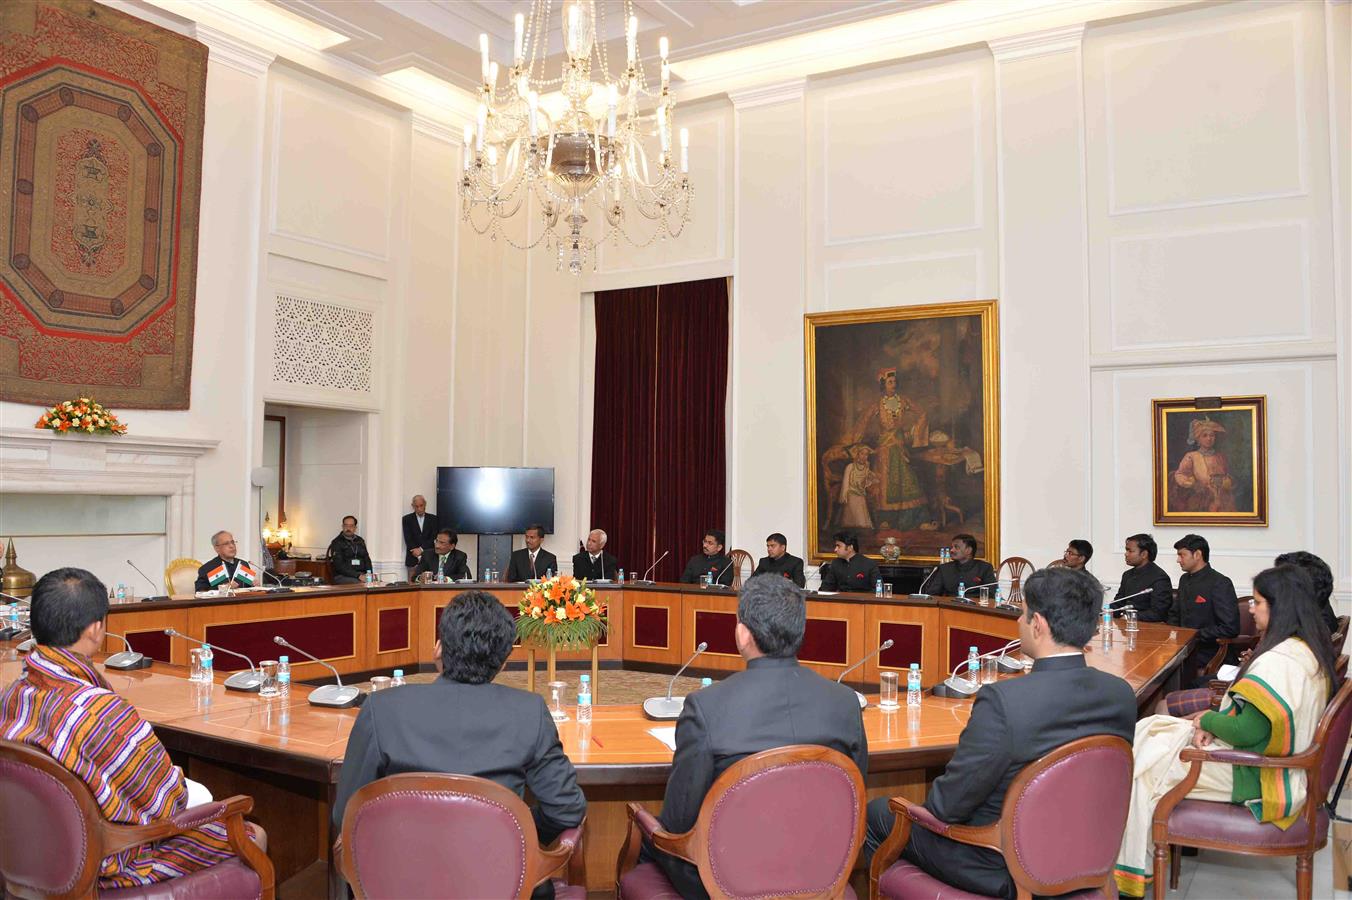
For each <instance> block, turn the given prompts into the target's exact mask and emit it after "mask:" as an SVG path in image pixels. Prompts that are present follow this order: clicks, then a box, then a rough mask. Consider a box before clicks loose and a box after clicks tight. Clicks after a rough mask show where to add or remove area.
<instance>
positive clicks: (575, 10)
mask: <svg viewBox="0 0 1352 900" xmlns="http://www.w3.org/2000/svg"><path fill="white" fill-rule="evenodd" d="M581 20H582V7H581V6H580V5H578V4H576V3H574V4H573V5H572V6H570V7H568V55H569V57H571V58H573V59H577V58H578V57H579V56H581V55H582V41H581V40H580V38H581V37H582V36H581V34H579V33H578V32H579V30H580V28H581Z"/></svg>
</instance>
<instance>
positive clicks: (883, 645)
mask: <svg viewBox="0 0 1352 900" xmlns="http://www.w3.org/2000/svg"><path fill="white" fill-rule="evenodd" d="M892 643H893V641H892V639H891V638H888V639H887V640H885V641H883V642H882V643H881V644H879V645H878V649H876V650H874V651H873V652H872V653H870V654H868V655H867V656H865V657H864V658H863V659H861V660H859V662H857V663H855V664H854V665H852V666H850V667H849V668H848V669H846V670H844V671H843V672H841V673H840V674H839V675H837V676H836V684H840V682H841V679H843V678H844V677H845V676H846V675H848V674H850V673H851V672H853V671H854V670H855V669H857V668H859V667H860V666H862V665H863V664H864V663H866V662H868V661H869V660H870V659H872V658H873V657H875V656H877V655H878V654H879V653H882V652H883V651H884V650H886V649H887V648H889V647H891V646H892ZM854 695H855V696H856V697H858V698H859V708H860V709H863V708H864V707H866V706H868V698H867V697H865V696H864V695H863V694H861V693H859V692H858V691H855V692H854Z"/></svg>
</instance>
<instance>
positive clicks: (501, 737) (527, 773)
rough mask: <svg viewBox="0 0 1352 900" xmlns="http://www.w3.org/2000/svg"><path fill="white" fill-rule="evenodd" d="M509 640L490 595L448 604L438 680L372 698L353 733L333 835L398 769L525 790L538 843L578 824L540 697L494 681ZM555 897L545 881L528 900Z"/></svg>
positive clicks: (580, 806)
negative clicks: (354, 802) (363, 790)
mask: <svg viewBox="0 0 1352 900" xmlns="http://www.w3.org/2000/svg"><path fill="white" fill-rule="evenodd" d="M515 639H516V627H515V626H514V625H513V624H512V617H511V616H510V615H508V614H507V610H506V609H504V608H503V606H502V603H501V602H500V601H499V600H498V599H497V598H496V597H494V596H493V595H492V594H488V593H485V592H483V591H467V592H465V593H463V594H461V595H460V596H459V597H457V598H456V601H455V602H454V603H451V604H447V606H446V608H445V609H444V610H443V611H442V613H441V621H440V622H438V624H437V643H436V647H435V650H436V652H437V654H438V655H439V656H440V657H441V677H440V678H438V679H436V681H434V682H432V683H431V684H409V685H405V686H404V687H401V688H394V689H391V690H387V691H381V692H380V693H378V694H371V695H370V696H369V697H367V700H366V704H365V705H364V706H363V707H362V710H361V714H360V715H358V716H357V721H356V722H355V723H354V724H353V726H352V735H351V737H349V738H348V741H347V756H346V759H345V760H344V761H343V769H342V772H341V773H340V774H339V777H338V793H337V796H336V798H335V800H334V804H333V827H334V833H335V834H337V833H338V832H339V831H340V830H341V828H342V822H343V813H344V811H345V810H346V808H347V802H348V800H350V799H351V798H352V795H353V794H354V793H355V792H356V791H357V789H358V788H360V787H362V786H363V785H366V784H369V783H370V782H372V781H375V780H377V779H379V778H383V777H385V776H386V775H396V774H398V773H400V772H449V773H451V774H456V775H477V776H479V777H482V778H488V779H490V780H492V781H495V782H497V783H498V784H500V785H503V786H504V787H507V788H510V789H511V790H513V791H515V792H516V793H517V794H520V795H521V796H523V797H524V796H525V790H526V788H530V792H531V794H532V795H533V796H534V797H535V800H536V805H535V807H534V808H533V809H532V812H533V813H534V816H535V828H536V831H537V832H538V833H539V837H540V843H541V844H542V845H544V844H549V843H551V842H552V841H553V840H554V839H555V838H556V837H558V835H559V833H560V832H562V831H564V830H566V829H568V828H574V827H576V826H578V825H580V824H581V823H582V819H583V817H584V816H585V815H586V814H587V801H586V798H584V797H583V796H582V789H581V788H579V787H578V786H577V777H576V773H575V772H574V771H573V764H572V762H570V761H569V759H568V757H567V756H565V755H564V753H563V745H562V744H560V743H559V734H558V731H557V730H556V729H555V727H554V720H553V719H551V718H550V717H549V710H548V708H546V706H545V701H544V699H543V698H542V697H540V696H538V695H537V694H528V693H526V692H525V691H521V690H517V689H516V688H510V687H506V686H505V685H501V684H494V683H493V677H494V676H495V675H497V674H498V672H499V671H501V669H502V665H503V663H505V662H506V661H507V656H508V654H510V653H511V652H512V642H513V641H514V640H515ZM553 895H554V889H553V887H552V886H551V884H550V882H549V881H548V880H546V881H545V882H544V883H542V884H541V885H540V886H539V887H537V888H536V889H535V893H534V894H532V897H535V898H540V897H552V896H553Z"/></svg>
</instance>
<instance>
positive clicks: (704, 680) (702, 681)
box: [699, 675, 714, 688]
mask: <svg viewBox="0 0 1352 900" xmlns="http://www.w3.org/2000/svg"><path fill="white" fill-rule="evenodd" d="M713 683H714V680H713V679H712V678H710V677H709V676H707V675H706V676H704V677H703V678H701V679H700V680H699V686H700V687H701V688H707V687H708V686H709V685H711V684H713Z"/></svg>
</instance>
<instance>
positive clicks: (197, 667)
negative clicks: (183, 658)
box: [188, 647, 208, 682]
mask: <svg viewBox="0 0 1352 900" xmlns="http://www.w3.org/2000/svg"><path fill="white" fill-rule="evenodd" d="M188 665H189V666H190V669H189V674H188V680H189V681H197V682H202V681H207V680H208V678H207V670H206V668H204V667H203V665H202V648H201V647H193V648H192V649H191V650H189V651H188Z"/></svg>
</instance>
